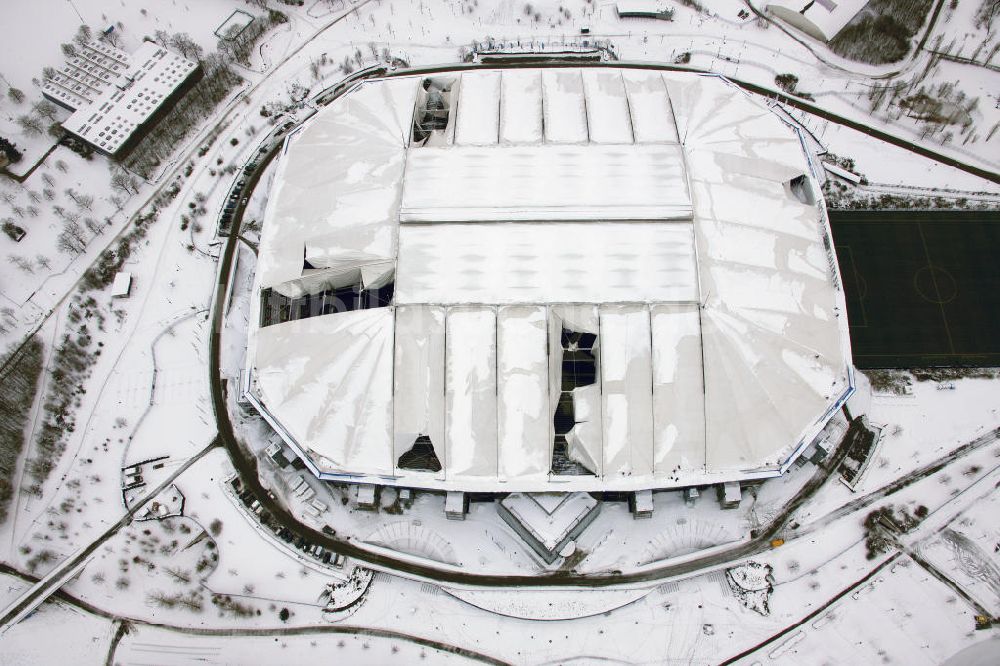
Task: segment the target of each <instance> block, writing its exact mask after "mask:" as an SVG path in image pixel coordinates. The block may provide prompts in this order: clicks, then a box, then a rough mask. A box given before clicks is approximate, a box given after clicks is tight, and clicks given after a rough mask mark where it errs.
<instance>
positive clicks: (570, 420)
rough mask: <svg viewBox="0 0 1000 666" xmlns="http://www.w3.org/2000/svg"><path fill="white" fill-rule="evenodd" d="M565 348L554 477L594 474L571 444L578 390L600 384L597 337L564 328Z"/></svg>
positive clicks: (562, 341) (555, 423)
mask: <svg viewBox="0 0 1000 666" xmlns="http://www.w3.org/2000/svg"><path fill="white" fill-rule="evenodd" d="M560 347H561V348H562V363H561V371H562V372H561V374H562V378H561V386H560V393H559V402H558V404H557V405H556V411H555V416H553V418H552V424H553V426H554V431H555V437H554V440H553V446H552V473H553V474H560V475H581V474H594V470H592V469H590V468H589V467H587V466H586V465H584V464H583V463H582V462H581V461H580V460H579V458H580V456H578V455H575V453H576V452H575V448H576V447H574V446H571V444H570V441H571V440H572V441H574V442H575V441H576V437H575V436H574V435H576V436H578V434H577V433H574V434H570V433H573V431H574V429H575V428H576V425H577V423H578V421H577V417H576V406H575V400H576V399H577V397H576V393H575V392H574V389H577V388H581V387H584V386H593V385H594V384H595V383H596V381H597V354H596V348H597V335H595V334H593V333H585V332H581V331H573V330H571V329H568V328H566V327H563V328H562V335H561V339H560Z"/></svg>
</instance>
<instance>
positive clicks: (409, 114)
mask: <svg viewBox="0 0 1000 666" xmlns="http://www.w3.org/2000/svg"><path fill="white" fill-rule="evenodd" d="M279 159H280V160H281V161H280V164H279V166H278V173H277V176H276V178H275V179H274V185H273V188H272V190H271V193H270V199H269V201H268V204H267V210H266V212H265V216H264V223H263V231H262V239H261V243H260V255H259V261H258V264H257V274H256V277H255V280H256V286H255V290H256V292H257V293H258V294H259V298H255V299H254V301H255V305H254V314H253V316H252V317H251V330H250V333H249V340H248V347H249V348H248V354H247V358H248V368H247V385H246V391H247V397H248V399H249V400H250V401H251V402H253V403H254V404H255V405H256V406H257V408H258V409H259V410H260V411H261V413H262V414H263V415H264V416H265V418H267V419H268V421H269V422H270V423H271V425H272V426H273V427H274V428H275V429H276V430H277V431H278V432H279V433H280V434H281V436H282V437H283V438H284V439H285V441H286V442H287V443H288V444H289V446H291V447H292V448H293V449H294V450H295V451H296V452H297V453H298V454H299V455H300V456H302V458H303V459H304V460H305V461H306V463H307V465H308V466H309V468H310V469H311V470H312V472H313V473H314V474H317V475H319V476H320V477H322V478H326V479H337V480H348V481H357V482H366V483H376V484H388V485H399V486H403V487H409V488H434V489H441V490H449V491H466V492H548V491H563V492H570V491H595V490H617V491H638V490H643V489H651V488H670V487H685V486H692V485H709V484H713V483H722V482H725V481H735V480H745V479H754V478H766V477H770V476H776V475H779V474H781V473H782V472H784V471H785V470H786V469H787V468H788V466H789V465H790V464H791V463H792V461H793V460H794V458H795V457H796V456H797V455H798V454H799V453H800V452H801V450H802V449H804V448H805V447H806V445H808V443H809V442H810V441H812V439H813V438H814V437H815V436H816V434H817V433H818V432H819V431H820V430H821V429H822V428H823V426H824V425H825V424H826V422H827V421H828V420H829V418H830V416H831V414H833V413H834V412H836V410H837V409H839V407H840V406H841V405H842V403H843V402H844V400H846V399H847V397H848V396H849V395H850V393H851V391H852V390H853V374H852V367H851V355H850V344H849V338H848V333H847V320H846V309H845V305H844V294H843V292H842V290H841V283H840V279H839V274H838V268H837V263H836V257H835V254H834V252H833V245H832V242H831V240H830V233H829V229H828V224H827V220H826V215H825V209H824V207H823V204H822V201H821V200H819V199H817V196H818V194H817V192H818V188H817V186H816V180H815V176H814V174H813V173H812V172H811V165H810V162H809V160H808V159H807V157H806V155H805V153H804V151H803V147H802V143H801V141H800V137H799V135H798V133H797V130H796V128H794V127H792V126H789V125H788V124H786V122H785V121H783V120H782V119H780V118H779V117H778V116H776V115H775V114H774V113H772V112H771V111H770V110H769V109H768V107H767V106H766V105H765V104H764V103H763V102H762V101H760V100H758V99H756V98H752V97H750V96H749V95H748V94H746V93H744V92H743V91H741V90H740V89H739V88H737V87H735V86H733V85H732V84H730V83H729V82H728V81H726V80H724V79H722V78H720V77H717V76H702V75H697V74H691V73H661V72H659V71H653V70H644V69H627V68H617V67H599V66H598V67H581V68H552V69H516V70H515V69H511V70H475V71H464V72H453V73H443V74H435V75H433V76H432V77H429V78H425V77H423V76H416V75H409V76H394V77H389V78H385V79H380V80H372V81H367V82H364V83H361V84H358V85H357V86H356V87H355V88H354V89H353V90H351V91H350V92H349V93H347V94H345V95H344V96H342V97H341V98H339V99H337V100H336V101H334V102H333V103H331V104H330V105H329V106H328V107H326V108H325V109H323V110H322V111H320V112H319V113H318V114H316V115H315V116H314V117H313V118H312V119H311V120H310V121H309V123H308V124H307V125H306V126H304V127H303V128H301V129H300V130H298V131H295V132H293V133H292V135H291V136H289V138H288V139H287V140H286V145H285V147H284V149H283V151H282V153H281V156H280V157H279Z"/></svg>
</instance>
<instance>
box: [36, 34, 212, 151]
mask: <svg viewBox="0 0 1000 666" xmlns="http://www.w3.org/2000/svg"><path fill="white" fill-rule="evenodd" d="M197 68H198V65H197V64H196V63H194V62H192V61H190V60H188V59H186V58H183V57H181V56H179V55H177V54H176V53H173V52H171V51H168V50H167V49H165V48H163V47H161V46H159V45H157V44H154V43H152V42H143V44H142V46H141V47H139V49H138V50H137V51H136V52H135V53H133V54H132V55H129V54H127V53H125V52H124V51H122V50H120V49H117V48H115V47H113V46H110V45H108V44H105V43H104V42H101V41H98V40H95V41H93V42H91V43H89V44H87V45H86V46H84V47H82V48H81V49H80V52H79V54H78V55H77V56H75V57H74V58H72V59H71V60H69V61H68V62H67V63H66V65H65V66H64V67H63V68H62V70H60V71H59V72H58V73H57V74H56V75H55V76H53V77H52V78H50V79H46V80H45V83H44V85H43V86H42V94H43V95H44V96H45V97H46V98H48V99H50V100H51V101H53V102H56V103H57V104H60V105H62V106H64V107H66V108H68V109H70V110H71V111H73V112H74V113H73V115H71V116H70V117H69V118H68V119H67V120H66V122H64V123H63V127H64V128H65V129H66V130H67V131H68V132H71V133H72V134H75V135H76V136H78V137H79V138H81V139H83V140H84V141H86V142H87V143H89V144H90V145H92V146H93V147H94V148H96V149H97V150H99V151H100V152H102V153H106V154H108V155H113V154H114V153H116V152H117V151H118V150H119V149H120V148H121V147H122V145H124V144H125V142H126V141H128V139H129V138H131V136H132V134H133V133H134V132H135V131H136V130H137V129H138V128H139V127H141V126H142V125H143V124H144V123H146V122H148V121H149V120H150V118H152V116H153V114H154V113H156V111H157V110H158V109H159V107H160V106H161V105H162V104H163V103H164V102H165V101H166V100H168V99H169V98H170V97H171V95H172V94H173V93H174V92H175V91H177V90H178V89H179V88H180V87H181V86H182V85H183V84H184V82H185V81H187V80H188V78H189V77H191V76H192V75H193V74H194V73H195V71H196V70H197Z"/></svg>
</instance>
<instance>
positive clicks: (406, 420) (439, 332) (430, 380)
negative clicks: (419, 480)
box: [392, 305, 445, 476]
mask: <svg viewBox="0 0 1000 666" xmlns="http://www.w3.org/2000/svg"><path fill="white" fill-rule="evenodd" d="M444 340H445V310H444V308H439V307H434V306H427V305H407V306H402V307H398V308H396V336H395V365H394V372H393V401H392V404H393V429H394V431H395V436H394V439H393V442H394V445H393V460H394V461H395V464H396V465H397V466H398V463H399V457H400V456H401V455H403V454H404V453H406V452H407V451H409V450H410V449H411V448H412V447H413V444H414V443H415V442H416V440H417V438H418V437H420V436H421V435H425V436H427V437H428V438H430V440H431V444H432V445H433V446H434V452H435V454H436V455H437V456H438V460H439V461H441V460H442V459H443V456H444V447H445V437H444V359H445V344H444ZM397 473H411V472H406V471H405V470H399V469H398V467H397ZM441 476H443V474H442V475H441Z"/></svg>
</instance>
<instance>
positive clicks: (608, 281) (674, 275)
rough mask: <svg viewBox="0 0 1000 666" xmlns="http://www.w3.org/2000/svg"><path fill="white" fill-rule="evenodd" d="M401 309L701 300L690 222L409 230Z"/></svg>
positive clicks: (400, 267) (400, 280)
mask: <svg viewBox="0 0 1000 666" xmlns="http://www.w3.org/2000/svg"><path fill="white" fill-rule="evenodd" d="M399 244H400V251H399V259H398V262H397V265H396V293H395V299H396V303H438V304H442V303H443V304H461V303H485V304H515V303H559V302H569V303H601V302H624V303H635V302H662V301H668V302H672V301H697V300H698V274H697V268H696V266H695V254H694V245H693V243H692V225H691V224H690V223H687V222H676V223H670V224H661V223H655V222H619V223H604V224H590V223H582V222H559V223H554V222H544V223H529V222H524V223H521V222H504V223H484V224H431V225H423V224H415V225H414V224H409V225H402V226H400V229H399Z"/></svg>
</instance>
